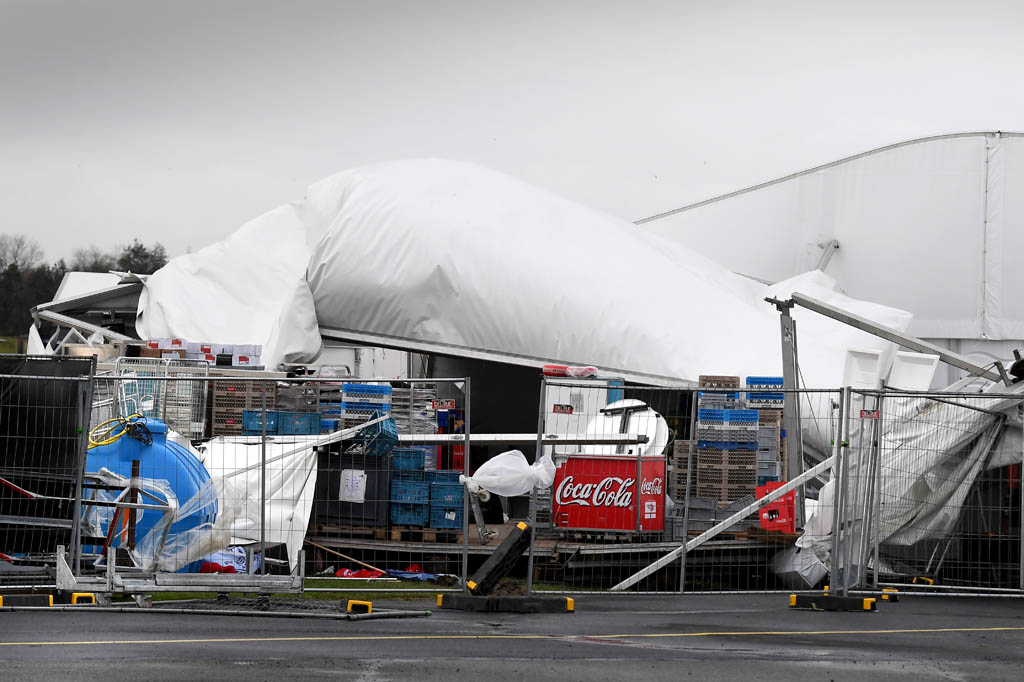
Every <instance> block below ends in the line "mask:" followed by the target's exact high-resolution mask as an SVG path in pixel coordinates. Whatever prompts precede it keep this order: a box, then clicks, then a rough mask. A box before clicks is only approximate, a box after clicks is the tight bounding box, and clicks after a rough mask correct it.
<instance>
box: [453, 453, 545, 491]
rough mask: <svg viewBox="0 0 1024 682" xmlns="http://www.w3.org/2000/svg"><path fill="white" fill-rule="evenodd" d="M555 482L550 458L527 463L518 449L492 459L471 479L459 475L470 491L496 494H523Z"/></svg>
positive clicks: (482, 465)
mask: <svg viewBox="0 0 1024 682" xmlns="http://www.w3.org/2000/svg"><path fill="white" fill-rule="evenodd" d="M554 480H555V465H554V463H553V462H552V461H551V456H550V455H544V456H543V457H541V458H540V459H539V460H537V461H536V462H534V463H533V464H530V463H529V462H527V461H526V456H525V455H523V453H522V452H520V451H519V450H509V451H508V452H503V453H501V454H500V455H497V456H495V457H492V458H491V459H489V460H487V461H486V462H484V463H483V464H481V465H480V468H479V469H477V470H476V473H475V474H473V475H472V476H469V477H466V476H459V481H460V482H461V483H463V484H465V486H466V487H467V488H469V490H470V492H474V493H475V492H477V491H478V490H480V489H481V488H483V489H484V490H488V491H490V492H492V493H494V494H496V495H504V496H507V497H511V496H514V495H525V494H526V493H528V492H530V491H531V490H533V489H534V488H548V487H550V486H551V484H552V483H553V482H554Z"/></svg>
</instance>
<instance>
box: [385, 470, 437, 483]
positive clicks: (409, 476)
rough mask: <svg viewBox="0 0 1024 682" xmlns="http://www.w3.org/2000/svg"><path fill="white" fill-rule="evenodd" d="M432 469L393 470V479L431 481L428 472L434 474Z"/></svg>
mask: <svg viewBox="0 0 1024 682" xmlns="http://www.w3.org/2000/svg"><path fill="white" fill-rule="evenodd" d="M432 473H434V472H432V471H419V470H418V469H402V470H399V471H392V472H391V480H392V481H420V482H421V483H431V482H432V481H431V480H430V477H429V475H428V474H432Z"/></svg>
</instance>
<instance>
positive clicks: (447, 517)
mask: <svg viewBox="0 0 1024 682" xmlns="http://www.w3.org/2000/svg"><path fill="white" fill-rule="evenodd" d="M462 498H463V493H462V484H461V483H459V482H458V479H457V478H456V479H455V482H454V483H453V482H451V480H435V481H434V482H433V483H431V484H430V527H431V528H438V529H441V530H462V508H463V501H462Z"/></svg>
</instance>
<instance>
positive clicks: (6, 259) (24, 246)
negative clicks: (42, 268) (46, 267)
mask: <svg viewBox="0 0 1024 682" xmlns="http://www.w3.org/2000/svg"><path fill="white" fill-rule="evenodd" d="M41 260H43V249H42V248H41V247H40V246H39V243H38V242H36V241H35V240H34V239H29V238H28V237H26V236H25V235H22V234H19V235H10V234H0V269H3V270H6V269H7V268H9V267H11V266H12V265H13V266H14V267H16V268H17V269H18V270H27V269H29V268H32V267H35V266H36V265H37V264H38V263H39V262H40V261H41Z"/></svg>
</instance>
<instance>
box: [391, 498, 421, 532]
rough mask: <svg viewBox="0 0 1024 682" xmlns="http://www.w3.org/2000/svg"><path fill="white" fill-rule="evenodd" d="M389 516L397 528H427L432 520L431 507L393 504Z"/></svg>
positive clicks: (402, 503)
mask: <svg viewBox="0 0 1024 682" xmlns="http://www.w3.org/2000/svg"><path fill="white" fill-rule="evenodd" d="M389 516H390V519H391V523H393V524H395V525H396V526H421V527H422V526H426V525H427V522H428V521H429V520H430V505H428V504H407V503H404V502H392V503H391V510H390V513H389Z"/></svg>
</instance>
